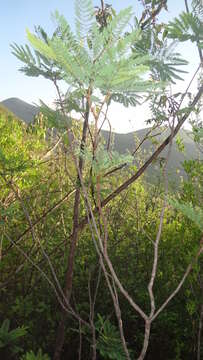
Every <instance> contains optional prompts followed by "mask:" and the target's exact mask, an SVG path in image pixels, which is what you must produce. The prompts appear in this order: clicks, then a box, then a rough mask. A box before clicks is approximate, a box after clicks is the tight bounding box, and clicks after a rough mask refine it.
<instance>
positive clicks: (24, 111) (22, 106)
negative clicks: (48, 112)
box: [0, 98, 39, 124]
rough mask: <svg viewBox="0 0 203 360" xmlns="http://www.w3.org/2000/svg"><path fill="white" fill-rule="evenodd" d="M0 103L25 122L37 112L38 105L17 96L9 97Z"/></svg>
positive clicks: (31, 119) (29, 120)
mask: <svg viewBox="0 0 203 360" xmlns="http://www.w3.org/2000/svg"><path fill="white" fill-rule="evenodd" d="M0 104H2V105H3V106H4V107H6V108H7V109H8V110H10V111H11V112H12V113H13V114H14V115H16V116H17V117H18V118H20V119H22V120H24V121H25V122H26V123H27V124H29V123H30V122H32V121H33V119H34V117H35V116H36V115H37V114H38V112H39V107H37V106H34V105H31V104H28V103H27V102H25V101H23V100H21V99H18V98H9V99H6V100H4V101H2V102H0Z"/></svg>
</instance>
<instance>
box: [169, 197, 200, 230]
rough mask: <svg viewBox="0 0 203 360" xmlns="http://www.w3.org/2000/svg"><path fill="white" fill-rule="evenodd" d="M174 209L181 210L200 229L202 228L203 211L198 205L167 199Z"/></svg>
mask: <svg viewBox="0 0 203 360" xmlns="http://www.w3.org/2000/svg"><path fill="white" fill-rule="evenodd" d="M169 204H171V205H172V206H173V207H174V208H175V209H177V210H179V211H181V212H182V213H183V214H184V215H185V216H187V217H188V218H189V219H190V220H192V221H193V222H194V223H195V224H196V225H197V226H198V227H199V229H200V230H201V231H202V230H203V211H202V209H200V208H199V207H196V208H194V207H193V206H192V205H191V204H182V203H179V202H178V201H176V200H169Z"/></svg>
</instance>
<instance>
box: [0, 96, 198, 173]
mask: <svg viewBox="0 0 203 360" xmlns="http://www.w3.org/2000/svg"><path fill="white" fill-rule="evenodd" d="M0 105H3V106H4V107H5V108H7V109H8V110H10V111H11V112H12V113H13V114H14V115H15V116H17V117H18V118H20V119H22V120H23V121H24V122H25V123H27V124H29V123H30V122H32V121H33V120H34V117H35V116H36V115H37V113H38V112H39V107H37V106H34V105H31V104H28V103H26V102H25V101H22V100H20V99H18V98H9V99H6V100H4V101H2V102H0ZM148 131H149V128H145V129H141V130H137V131H135V132H130V133H127V134H119V133H112V138H113V148H114V150H116V151H118V152H119V153H121V154H124V153H126V152H130V153H132V152H133V151H134V150H135V148H136V147H137V146H138V145H139V142H140V141H142V139H143V138H144V137H145V136H146V134H147V132H148ZM102 135H103V137H104V139H105V141H106V142H107V141H108V137H109V132H108V131H105V130H103V131H102ZM167 135H168V134H167V132H166V133H165V134H164V135H161V136H159V137H158V139H159V140H160V141H162V140H163V139H164V138H165V137H166V136H167ZM179 136H180V137H181V138H182V140H183V143H184V146H185V151H184V152H180V151H178V148H177V146H176V145H175V144H174V146H173V147H172V151H171V157H170V161H169V172H170V174H171V176H172V177H177V174H176V169H177V168H179V169H180V175H183V174H184V171H183V168H182V165H181V163H182V162H183V161H184V160H188V159H194V158H198V157H199V152H198V149H197V147H196V145H195V143H194V141H193V140H192V137H191V136H190V134H189V132H188V131H185V130H180V132H179ZM154 148H155V145H152V143H151V141H150V140H146V141H145V142H144V144H143V145H142V147H141V150H142V152H143V156H144V154H145V157H146V154H147V157H148V154H150V152H151V151H153V149H154ZM166 153H167V148H166V149H165V150H164V151H163V152H162V154H161V157H162V158H164V157H166ZM155 166H157V164H155V165H152V166H150V169H149V170H148V175H149V176H152V177H156V172H155V168H154V167H155Z"/></svg>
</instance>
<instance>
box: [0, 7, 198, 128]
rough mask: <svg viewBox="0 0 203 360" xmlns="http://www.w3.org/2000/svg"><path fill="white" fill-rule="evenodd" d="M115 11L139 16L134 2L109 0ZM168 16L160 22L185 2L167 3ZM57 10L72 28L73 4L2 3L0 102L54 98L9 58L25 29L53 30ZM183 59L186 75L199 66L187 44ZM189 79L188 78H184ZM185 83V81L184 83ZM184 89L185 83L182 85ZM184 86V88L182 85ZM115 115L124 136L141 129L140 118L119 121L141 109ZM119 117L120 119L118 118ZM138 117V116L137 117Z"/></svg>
mask: <svg viewBox="0 0 203 360" xmlns="http://www.w3.org/2000/svg"><path fill="white" fill-rule="evenodd" d="M107 2H108V3H111V4H112V5H113V7H114V8H115V10H116V11H119V10H121V9H122V8H123V7H127V6H130V5H131V6H132V7H133V10H134V12H135V15H137V16H139V14H140V6H139V2H138V1H137V0H125V1H124V0H109V1H107ZM94 4H95V5H99V4H100V1H99V0H95V1H94ZM168 6H169V12H164V14H163V16H162V20H163V21H164V20H165V21H167V20H168V19H172V18H173V17H174V16H177V15H178V14H179V13H180V12H181V11H182V10H183V9H184V0H169V1H168ZM56 9H58V11H59V12H60V13H63V14H64V15H65V17H66V19H67V20H68V22H69V24H70V25H71V26H74V0H34V1H28V0H6V1H2V2H1V11H0V34H1V42H0V80H1V86H0V101H2V100H4V99H6V98H9V97H18V98H20V99H22V100H24V101H27V102H29V103H33V102H35V103H36V102H37V101H38V99H42V100H44V101H45V102H48V103H49V104H51V103H52V101H53V100H54V98H55V90H54V88H53V86H52V84H51V83H49V81H47V80H45V79H43V78H41V77H40V78H37V79H36V78H29V77H26V76H25V75H23V74H22V73H20V72H19V71H18V69H19V67H20V66H21V65H22V64H21V62H20V61H18V60H17V59H16V58H15V57H14V56H13V55H12V54H11V49H10V44H11V43H13V42H15V43H17V44H19V45H21V44H25V43H26V42H27V40H26V33H25V29H26V28H29V29H30V30H31V31H33V30H34V25H41V26H42V27H43V28H44V29H45V30H46V31H47V32H48V33H52V31H53V30H54V24H53V22H52V20H51V16H50V15H51V13H52V12H54V11H55V10H56ZM180 50H181V53H182V54H183V56H184V57H186V58H187V59H188V60H189V62H190V66H189V67H188V70H189V73H192V71H193V69H194V70H195V67H196V64H197V63H198V54H197V51H196V49H195V48H193V47H192V46H191V45H190V44H188V43H187V45H184V46H182V47H181V48H179V51H180ZM190 77H191V74H190V75H188V76H187V77H186V78H187V80H188V79H189V78H190ZM184 83H185V81H184ZM185 85H186V83H185ZM182 86H184V84H182ZM115 112H116V113H117V115H116V118H115V119H114V120H113V127H114V128H115V129H116V130H117V131H121V132H126V131H130V130H131V129H132V127H133V128H139V127H143V118H142V119H141V120H140V121H139V123H138V122H137V123H136V124H134V125H132V122H131V125H129V124H128V125H127V123H126V122H125V125H124V123H123V121H122V119H121V116H122V117H123V116H124V114H125V117H126V116H127V118H128V120H129V119H131V120H133V119H132V118H134V115H135V116H136V117H137V115H138V114H140V109H136V111H135V113H134V110H132V109H131V110H129V111H128V112H127V113H126V109H125V110H124V109H121V108H119V109H118V108H117V107H116V108H115V107H114V114H115ZM118 114H119V116H118ZM139 117H140V115H139Z"/></svg>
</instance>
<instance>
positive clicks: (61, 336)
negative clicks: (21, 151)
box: [53, 102, 89, 360]
mask: <svg viewBox="0 0 203 360" xmlns="http://www.w3.org/2000/svg"><path fill="white" fill-rule="evenodd" d="M88 120H89V104H88V102H87V104H86V113H85V121H84V124H83V133H82V140H81V145H80V150H81V151H82V150H83V149H84V147H85V143H86V138H87V129H88ZM83 164H84V159H83V157H82V156H80V158H79V166H78V167H79V171H80V174H81V175H82V170H83ZM79 183H80V178H79V174H78V184H79ZM80 192H81V190H80V187H78V188H77V190H76V193H75V202H74V210H73V231H72V235H71V239H70V249H69V256H68V263H67V270H66V275H65V286H64V295H65V297H66V299H67V300H68V301H69V300H70V297H71V291H72V283H73V272H74V259H75V250H76V246H77V240H78V232H79V210H80ZM66 317H67V313H66V311H65V310H64V309H61V320H60V322H59V325H58V329H57V333H56V344H55V352H54V358H53V360H60V358H61V352H62V349H63V345H64V340H65V322H66Z"/></svg>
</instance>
